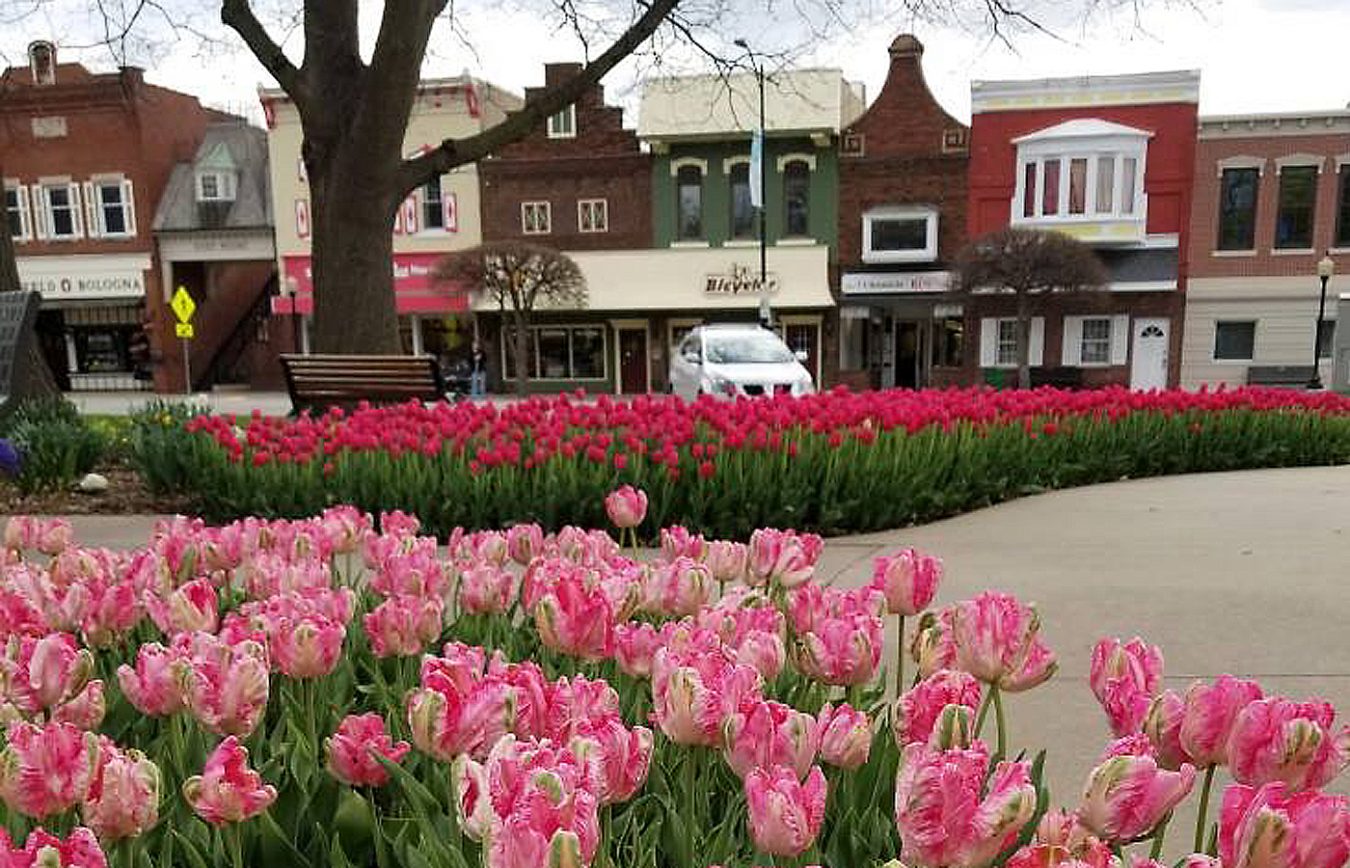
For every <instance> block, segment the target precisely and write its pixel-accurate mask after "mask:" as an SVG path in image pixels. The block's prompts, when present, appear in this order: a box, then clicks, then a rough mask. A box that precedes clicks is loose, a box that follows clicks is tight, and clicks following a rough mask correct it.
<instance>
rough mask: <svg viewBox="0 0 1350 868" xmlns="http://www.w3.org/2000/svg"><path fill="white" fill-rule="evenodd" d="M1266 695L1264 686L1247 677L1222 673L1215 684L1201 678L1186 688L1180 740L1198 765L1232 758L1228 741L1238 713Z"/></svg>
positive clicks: (1220, 762) (1212, 764)
mask: <svg viewBox="0 0 1350 868" xmlns="http://www.w3.org/2000/svg"><path fill="white" fill-rule="evenodd" d="M1261 698H1262V694H1261V686H1260V685H1259V684H1257V683H1256V682H1255V681H1249V680H1247V679H1245V678H1234V677H1233V676H1231V675H1220V676H1219V677H1218V678H1216V679H1214V683H1213V684H1208V685H1207V684H1204V683H1203V682H1199V681H1197V682H1196V683H1194V684H1192V685H1191V686H1190V689H1188V690H1187V691H1186V700H1185V714H1184V715H1183V716H1182V719H1181V728H1180V732H1179V733H1178V736H1177V737H1178V739H1179V741H1180V743H1181V747H1182V748H1183V749H1184V750H1185V751H1186V753H1187V754H1188V755H1189V756H1190V757H1191V758H1192V759H1191V761H1192V762H1193V763H1195V764H1196V766H1198V767H1201V768H1204V767H1206V766H1218V765H1223V764H1224V763H1226V762H1227V761H1228V740H1229V738H1230V737H1231V736H1232V734H1233V724H1234V723H1236V722H1237V718H1238V714H1240V713H1241V712H1242V710H1243V709H1244V708H1246V707H1247V706H1248V705H1249V704H1251V703H1253V702H1255V701H1257V700H1258V699H1261Z"/></svg>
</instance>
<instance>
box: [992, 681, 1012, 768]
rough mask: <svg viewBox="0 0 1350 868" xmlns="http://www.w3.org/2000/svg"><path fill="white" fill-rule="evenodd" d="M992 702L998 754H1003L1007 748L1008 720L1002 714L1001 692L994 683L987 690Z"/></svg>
mask: <svg viewBox="0 0 1350 868" xmlns="http://www.w3.org/2000/svg"><path fill="white" fill-rule="evenodd" d="M989 693H990V696H991V697H992V699H993V703H994V719H995V722H996V723H997V724H998V755H999V756H1000V757H1001V756H1004V755H1005V753H1006V751H1007V748H1008V721H1007V718H1005V717H1004V716H1003V692H1002V691H1000V690H999V689H998V685H994V686H993V687H991V688H990V690H989Z"/></svg>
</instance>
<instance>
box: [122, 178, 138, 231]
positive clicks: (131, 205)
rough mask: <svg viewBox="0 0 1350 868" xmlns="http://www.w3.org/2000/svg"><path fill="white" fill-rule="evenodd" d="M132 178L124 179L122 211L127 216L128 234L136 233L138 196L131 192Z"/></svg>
mask: <svg viewBox="0 0 1350 868" xmlns="http://www.w3.org/2000/svg"><path fill="white" fill-rule="evenodd" d="M131 186H132V185H131V179H130V178H126V179H124V180H123V181H122V213H123V214H124V215H125V216H126V222H127V234H128V235H135V234H136V197H135V196H133V195H132V192H131Z"/></svg>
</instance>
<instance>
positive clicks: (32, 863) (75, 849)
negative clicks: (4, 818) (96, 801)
mask: <svg viewBox="0 0 1350 868" xmlns="http://www.w3.org/2000/svg"><path fill="white" fill-rule="evenodd" d="M0 836H3V844H4V851H5V852H4V854H3V855H7V856H8V861H7V862H5V863H4V864H6V865H8V866H9V868H108V857H107V856H105V855H104V853H103V849H102V848H101V847H99V844H98V839H96V838H95V837H94V833H93V831H91V830H90V829H87V828H85V827H83V826H77V827H76V828H74V829H72V830H71V832H70V834H69V835H67V836H66V838H65V840H62V839H60V838H58V837H56V836H55V835H53V834H51V833H50V832H48V831H47V830H46V829H34V830H33V831H31V832H29V833H28V840H27V841H26V842H25V843H24V847H23V849H22V850H19V849H14V850H11V849H10V847H9V836H8V835H5V834H4V833H3V832H0Z"/></svg>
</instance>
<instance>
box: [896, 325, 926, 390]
mask: <svg viewBox="0 0 1350 868" xmlns="http://www.w3.org/2000/svg"><path fill="white" fill-rule="evenodd" d="M920 358H921V357H920V354H919V324H918V323H917V322H914V321H912V320H910V321H906V320H901V321H899V322H897V323H896V324H895V386H896V388H898V389H917V388H919V385H920V374H919V359H920Z"/></svg>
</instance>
